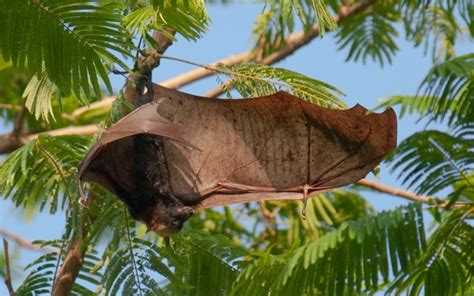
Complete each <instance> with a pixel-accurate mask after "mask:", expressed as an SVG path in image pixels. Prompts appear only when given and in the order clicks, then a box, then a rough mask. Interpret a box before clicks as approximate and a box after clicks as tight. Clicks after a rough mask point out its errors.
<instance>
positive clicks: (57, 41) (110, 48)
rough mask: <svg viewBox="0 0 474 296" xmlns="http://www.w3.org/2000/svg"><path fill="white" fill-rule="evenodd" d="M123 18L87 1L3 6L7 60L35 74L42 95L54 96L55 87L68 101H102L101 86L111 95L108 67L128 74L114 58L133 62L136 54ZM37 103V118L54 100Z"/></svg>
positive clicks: (1, 39) (1, 2)
mask: <svg viewBox="0 0 474 296" xmlns="http://www.w3.org/2000/svg"><path fill="white" fill-rule="evenodd" d="M120 12H121V7H120V6H119V5H116V4H104V5H100V4H94V3H91V2H88V1H83V0H67V1H29V0H20V1H8V0H0V26H1V27H2V29H3V30H4V31H5V32H6V34H1V35H0V47H1V48H2V55H3V58H4V59H5V60H7V61H9V60H11V61H12V62H13V65H14V66H15V67H18V68H19V69H22V70H24V71H26V72H28V73H31V74H36V77H37V78H33V80H32V82H31V83H30V84H32V85H31V87H32V88H34V89H35V90H36V91H35V93H37V94H42V93H44V94H51V93H52V92H53V91H52V89H53V88H54V86H53V85H55V86H56V87H57V88H58V89H59V90H60V91H61V93H62V94H63V95H66V96H67V95H69V94H70V93H71V92H73V93H74V94H75V96H76V97H78V98H84V97H86V98H88V97H90V96H91V94H92V93H93V94H95V95H96V96H100V95H101V84H100V82H103V83H104V84H105V86H106V87H107V89H108V90H109V91H110V92H112V87H111V84H110V81H109V78H108V76H107V71H108V69H107V68H108V66H107V64H108V63H113V64H117V65H119V66H121V67H123V68H125V69H126V68H127V67H126V65H125V63H124V62H123V61H122V60H121V59H120V58H119V57H117V56H116V55H115V53H116V52H120V53H122V54H125V55H126V56H129V57H131V52H130V51H131V49H132V48H133V44H132V42H131V40H130V36H129V35H128V34H127V33H126V30H125V28H124V27H122V25H121V16H120ZM35 79H36V80H35ZM33 86H34V87H33ZM43 87H44V88H45V89H44V90H41V89H40V88H43ZM29 98H30V97H29ZM31 98H32V97H31ZM31 98H30V100H32V99H31ZM35 98H36V99H35V102H36V103H35V106H36V107H37V108H36V109H35V110H36V114H40V115H43V116H44V115H45V114H46V113H47V112H48V111H45V110H47V109H48V107H45V106H48V104H49V103H48V102H47V101H48V100H50V99H51V96H46V97H41V98H40V97H38V96H35ZM40 101H45V102H40ZM39 106H43V107H39Z"/></svg>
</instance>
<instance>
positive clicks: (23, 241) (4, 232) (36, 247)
mask: <svg viewBox="0 0 474 296" xmlns="http://www.w3.org/2000/svg"><path fill="white" fill-rule="evenodd" d="M0 236H3V237H5V238H8V239H11V240H12V241H14V242H15V243H16V244H17V245H19V246H20V247H22V248H25V249H30V250H33V251H39V252H43V253H54V252H56V251H54V250H51V249H48V248H42V247H41V246H39V245H35V244H33V243H31V242H30V241H28V240H26V239H24V238H22V237H21V236H19V235H18V234H16V233H13V232H10V231H8V230H6V229H3V228H0Z"/></svg>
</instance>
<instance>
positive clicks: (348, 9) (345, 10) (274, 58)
mask: <svg viewBox="0 0 474 296" xmlns="http://www.w3.org/2000/svg"><path fill="white" fill-rule="evenodd" d="M375 2H376V0H362V1H359V2H356V3H355V4H352V5H342V6H341V8H340V10H339V13H338V14H337V15H336V16H335V17H334V19H335V20H336V22H337V23H338V24H340V23H341V22H343V21H344V20H346V19H347V18H349V17H351V16H353V15H355V14H357V13H359V12H361V11H363V10H365V9H367V8H368V7H370V6H371V5H373V4H374V3H375ZM319 34H320V31H319V26H313V27H312V28H311V29H310V30H308V31H306V32H303V31H300V32H296V33H293V34H290V35H289V36H288V37H286V38H285V39H286V42H285V44H286V45H285V46H284V47H283V48H281V49H279V50H277V51H275V52H273V53H271V54H270V55H268V56H266V57H265V58H263V59H261V60H256V61H255V62H256V63H259V64H262V65H272V64H274V63H277V62H279V61H281V60H283V59H285V58H286V57H288V56H290V55H292V54H293V53H294V52H295V51H296V50H298V49H300V48H301V47H303V46H305V45H307V44H308V43H310V42H311V41H312V40H313V39H314V38H316V37H318V36H319ZM231 85H232V82H231V81H227V82H226V83H225V84H224V86H225V88H223V86H222V85H219V86H217V87H215V88H213V89H212V90H210V91H208V92H207V93H205V94H204V96H205V97H210V98H215V97H218V96H219V95H221V94H222V93H223V92H224V91H225V89H230V87H231Z"/></svg>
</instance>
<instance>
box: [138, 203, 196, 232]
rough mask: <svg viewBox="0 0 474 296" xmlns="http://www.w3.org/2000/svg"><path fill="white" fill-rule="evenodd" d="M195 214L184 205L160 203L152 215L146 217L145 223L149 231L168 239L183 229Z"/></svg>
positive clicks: (190, 208)
mask: <svg viewBox="0 0 474 296" xmlns="http://www.w3.org/2000/svg"><path fill="white" fill-rule="evenodd" d="M193 214H194V209H193V208H192V207H186V206H182V205H164V204H162V203H158V204H157V205H156V206H155V207H154V208H153V210H152V212H151V213H150V215H147V216H148V217H145V219H143V220H144V222H145V223H146V225H147V227H148V231H154V232H156V233H158V234H159V235H160V236H163V237H168V236H171V235H173V234H175V233H176V232H178V231H179V230H181V228H182V227H183V224H184V222H186V220H188V218H189V217H191V216H192V215H193Z"/></svg>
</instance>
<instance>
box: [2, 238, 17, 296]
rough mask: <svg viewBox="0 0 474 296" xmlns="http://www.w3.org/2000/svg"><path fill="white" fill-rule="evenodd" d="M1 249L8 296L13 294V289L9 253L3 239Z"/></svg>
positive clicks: (13, 295)
mask: <svg viewBox="0 0 474 296" xmlns="http://www.w3.org/2000/svg"><path fill="white" fill-rule="evenodd" d="M3 249H4V251H5V266H6V269H7V270H6V275H5V285H6V286H7V289H8V293H10V296H15V289H13V286H12V275H11V272H10V255H9V254H8V241H7V240H6V239H3Z"/></svg>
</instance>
